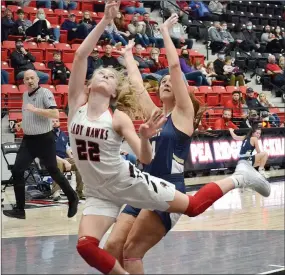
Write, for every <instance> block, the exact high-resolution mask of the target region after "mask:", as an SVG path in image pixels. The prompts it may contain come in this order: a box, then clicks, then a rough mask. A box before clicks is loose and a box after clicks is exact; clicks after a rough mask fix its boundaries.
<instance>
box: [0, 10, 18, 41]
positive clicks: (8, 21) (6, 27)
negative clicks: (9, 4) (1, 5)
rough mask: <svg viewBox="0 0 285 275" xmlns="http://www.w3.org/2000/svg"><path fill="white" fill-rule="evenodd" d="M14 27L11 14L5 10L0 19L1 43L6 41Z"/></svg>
mask: <svg viewBox="0 0 285 275" xmlns="http://www.w3.org/2000/svg"><path fill="white" fill-rule="evenodd" d="M14 25H15V21H14V19H13V13H12V11H11V10H10V9H8V8H7V9H6V10H5V11H4V16H3V17H2V18H1V42H3V41H5V40H8V36H9V34H11V32H12V30H13V28H14Z"/></svg>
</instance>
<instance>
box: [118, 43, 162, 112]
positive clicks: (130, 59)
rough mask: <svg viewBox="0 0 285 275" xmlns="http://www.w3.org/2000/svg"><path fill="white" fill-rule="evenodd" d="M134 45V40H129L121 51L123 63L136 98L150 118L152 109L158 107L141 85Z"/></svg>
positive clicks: (141, 80)
mask: <svg viewBox="0 0 285 275" xmlns="http://www.w3.org/2000/svg"><path fill="white" fill-rule="evenodd" d="M134 45H135V43H134V40H130V41H129V44H128V45H127V46H126V47H125V49H123V50H122V51H121V54H122V55H123V56H124V60H125V65H126V68H127V71H128V75H129V79H130V82H131V85H132V88H133V89H134V90H135V92H136V96H137V100H138V102H139V104H140V105H141V106H142V109H143V110H144V113H145V115H146V118H150V116H151V114H152V113H153V111H155V110H157V109H159V108H158V107H157V106H156V105H155V104H154V103H153V101H152V99H151V98H150V96H149V93H148V92H147V90H146V89H145V87H144V85H143V79H142V76H141V73H140V71H139V68H138V66H137V63H136V61H135V59H134V56H133V53H132V49H133V46H134Z"/></svg>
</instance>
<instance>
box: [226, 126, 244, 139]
mask: <svg viewBox="0 0 285 275" xmlns="http://www.w3.org/2000/svg"><path fill="white" fill-rule="evenodd" d="M229 131H230V134H231V136H232V138H233V139H234V140H237V141H243V140H244V139H245V136H237V135H236V134H235V133H234V129H232V128H230V129H229Z"/></svg>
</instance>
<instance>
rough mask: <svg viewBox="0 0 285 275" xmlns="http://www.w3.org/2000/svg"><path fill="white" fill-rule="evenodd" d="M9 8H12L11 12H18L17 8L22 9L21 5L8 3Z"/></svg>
mask: <svg viewBox="0 0 285 275" xmlns="http://www.w3.org/2000/svg"><path fill="white" fill-rule="evenodd" d="M1 2H2V1H1ZM7 9H9V10H11V12H12V13H14V12H17V10H19V9H21V7H20V6H15V5H8V6H7Z"/></svg>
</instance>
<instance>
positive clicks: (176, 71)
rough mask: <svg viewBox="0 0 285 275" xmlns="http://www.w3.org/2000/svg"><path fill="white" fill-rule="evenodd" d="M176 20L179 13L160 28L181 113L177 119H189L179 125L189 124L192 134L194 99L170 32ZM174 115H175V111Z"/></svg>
mask: <svg viewBox="0 0 285 275" xmlns="http://www.w3.org/2000/svg"><path fill="white" fill-rule="evenodd" d="M176 22H178V15H177V14H173V15H171V17H169V18H168V19H167V20H166V21H165V22H164V23H163V24H162V26H161V28H160V29H161V33H162V36H163V40H164V45H165V49H166V56H167V60H168V65H169V72H170V77H171V84H172V87H173V89H172V90H173V93H174V97H175V109H174V111H177V113H179V115H178V116H179V119H177V120H178V121H181V120H184V118H186V119H187V120H186V121H181V123H179V125H180V124H181V127H180V128H184V127H185V126H183V125H185V124H187V129H186V132H187V134H189V135H191V134H192V133H193V118H194V108H193V104H192V101H191V99H190V97H189V93H188V87H187V84H186V83H185V81H184V79H183V75H182V71H181V67H180V62H179V57H178V54H177V50H176V48H175V46H174V44H173V42H172V40H171V37H170V34H169V29H170V28H171V27H172V26H173V25H174V24H175V23H176ZM173 115H174V112H173ZM189 120H191V121H189ZM191 122H192V123H191ZM189 127H190V129H189Z"/></svg>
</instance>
